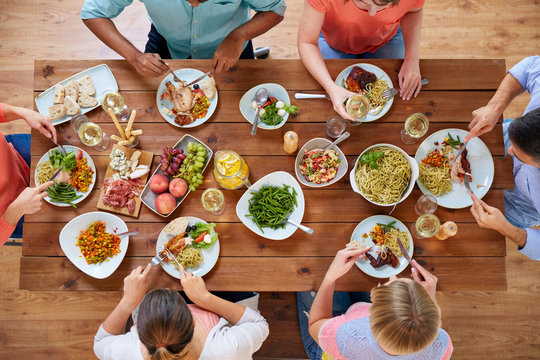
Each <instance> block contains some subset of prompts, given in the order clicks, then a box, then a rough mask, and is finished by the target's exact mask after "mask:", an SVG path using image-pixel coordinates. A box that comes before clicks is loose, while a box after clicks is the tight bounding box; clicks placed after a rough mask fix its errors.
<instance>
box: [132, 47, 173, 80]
mask: <svg viewBox="0 0 540 360" xmlns="http://www.w3.org/2000/svg"><path fill="white" fill-rule="evenodd" d="M159 59H160V57H159V55H158V54H153V53H152V54H150V53H142V52H139V53H137V55H136V56H135V57H133V58H132V59H128V62H129V63H130V64H131V66H133V67H134V68H135V70H137V72H138V73H139V74H141V75H142V76H148V77H157V76H160V75H163V74H164V73H166V72H167V71H169V68H168V67H167V65H165V64H163V63H162V62H160V61H159Z"/></svg>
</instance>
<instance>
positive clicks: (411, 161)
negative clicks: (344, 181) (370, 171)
mask: <svg viewBox="0 0 540 360" xmlns="http://www.w3.org/2000/svg"><path fill="white" fill-rule="evenodd" d="M377 146H387V147H390V148H392V149H396V150H397V151H399V152H400V153H401V154H402V155H403V156H404V157H405V159H406V160H407V161H408V162H409V164H411V181H410V183H409V187H408V188H407V191H406V192H405V194H403V196H402V197H401V199H399V201H397V203H398V204H399V203H400V202H402V201H403V200H405V199H406V198H407V196H409V195H410V194H411V192H412V190H413V188H414V182H415V181H416V179H418V164H417V163H416V161H414V159H413V158H412V157H410V156H409V155H408V154H407V153H406V152H405V151H403V150H402V149H401V148H399V147H397V146H395V145H392V144H375V145H371V146H370V147H368V148H367V149H366V150H364V151H362V153H361V154H360V155H358V158H357V159H356V161H355V162H354V166H353V168H352V169H351V172H350V174H349V180H350V182H351V187H352V189H353V191H354V192H355V193H358V194H360V195H362V197H363V198H364V199H366V200H367V201H369V202H370V203H372V204H375V205H379V206H394V204H396V203H395V202H393V203H390V204H379V203H376V202H374V201H371V200H370V199H368V198H367V197H366V196H364V194H362V192H361V191H360V189H359V188H358V184H357V183H356V178H355V176H354V173H355V170H356V166H357V165H358V161H360V157H362V155H364V153H365V152H367V151H368V150H370V149H372V148H374V147H377Z"/></svg>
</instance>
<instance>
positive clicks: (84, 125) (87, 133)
mask: <svg viewBox="0 0 540 360" xmlns="http://www.w3.org/2000/svg"><path fill="white" fill-rule="evenodd" d="M70 124H71V128H72V129H73V131H75V132H76V133H77V135H79V139H80V140H81V142H82V143H83V144H84V145H86V146H90V147H92V148H94V149H95V150H96V151H103V150H105V149H107V148H108V147H109V142H110V139H109V135H107V133H106V132H105V131H103V130H102V129H101V127H100V126H99V125H98V124H96V123H93V122H91V121H90V120H88V117H87V116H86V115H77V116H74V117H73V119H71V123H70Z"/></svg>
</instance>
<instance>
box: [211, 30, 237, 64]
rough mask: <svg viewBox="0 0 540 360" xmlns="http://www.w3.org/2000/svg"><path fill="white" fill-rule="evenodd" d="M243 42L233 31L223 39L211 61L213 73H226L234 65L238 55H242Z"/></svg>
mask: <svg viewBox="0 0 540 360" xmlns="http://www.w3.org/2000/svg"><path fill="white" fill-rule="evenodd" d="M244 42H245V40H244V39H243V38H242V37H241V36H239V35H236V33H235V32H234V31H233V32H231V33H230V34H229V35H228V36H227V37H226V38H225V39H223V41H222V42H221V44H219V46H218V48H217V50H216V52H215V53H214V58H213V59H212V68H213V69H214V72H216V73H219V72H222V71H227V70H229V69H230V68H232V67H233V66H234V65H236V63H237V62H238V59H239V58H240V55H242V48H243V47H244Z"/></svg>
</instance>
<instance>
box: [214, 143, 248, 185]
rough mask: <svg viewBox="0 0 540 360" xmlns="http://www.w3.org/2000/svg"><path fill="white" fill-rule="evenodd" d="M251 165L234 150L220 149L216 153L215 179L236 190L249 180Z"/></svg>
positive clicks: (220, 183)
mask: <svg viewBox="0 0 540 360" xmlns="http://www.w3.org/2000/svg"><path fill="white" fill-rule="evenodd" d="M248 177H249V167H248V166H247V164H246V162H245V161H244V159H242V157H241V156H240V155H238V154H237V153H235V152H234V151H232V150H220V151H218V152H216V153H215V154H214V179H216V182H217V183H218V185H219V186H221V187H222V188H224V189H228V190H234V189H238V188H240V187H242V186H243V185H246V186H247V187H248V188H249V187H251V183H250V182H249V179H248Z"/></svg>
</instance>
